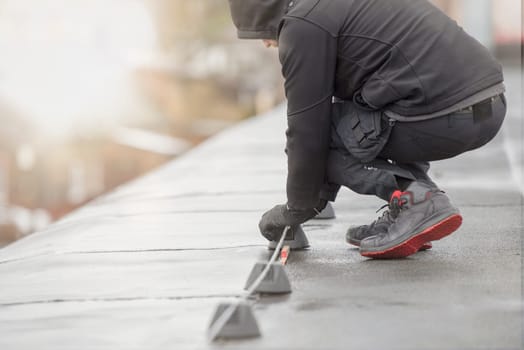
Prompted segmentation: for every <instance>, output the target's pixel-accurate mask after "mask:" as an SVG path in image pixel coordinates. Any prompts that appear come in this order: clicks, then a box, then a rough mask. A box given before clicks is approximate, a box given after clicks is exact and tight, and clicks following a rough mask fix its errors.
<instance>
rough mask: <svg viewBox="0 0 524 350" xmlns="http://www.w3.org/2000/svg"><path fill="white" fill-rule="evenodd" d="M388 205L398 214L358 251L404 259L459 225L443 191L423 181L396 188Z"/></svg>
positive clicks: (379, 256) (459, 219)
mask: <svg viewBox="0 0 524 350" xmlns="http://www.w3.org/2000/svg"><path fill="white" fill-rule="evenodd" d="M389 206H390V210H393V211H398V215H397V216H396V217H395V220H394V222H393V223H392V224H391V225H390V226H389V227H388V229H387V231H386V232H385V233H382V234H378V235H374V236H372V237H367V238H365V239H363V240H362V241H361V242H360V254H362V255H363V256H365V257H369V258H375V259H397V258H405V257H407V256H410V255H412V254H415V253H416V252H418V251H419V250H420V248H421V247H422V246H423V245H424V244H425V243H426V242H431V241H438V240H440V239H442V238H444V237H446V236H448V235H450V234H451V233H453V232H455V231H456V230H457V229H458V228H459V227H460V225H461V224H462V216H460V212H459V210H458V209H457V208H455V207H454V206H453V205H452V204H451V203H450V201H449V198H448V197H447V196H446V195H445V194H444V192H442V191H440V190H439V189H437V188H433V187H432V186H430V185H429V184H427V183H425V182H423V181H415V182H412V183H411V184H410V185H409V187H408V188H407V190H406V191H405V192H401V191H396V192H395V193H394V194H393V195H392V196H391V201H390V204H389Z"/></svg>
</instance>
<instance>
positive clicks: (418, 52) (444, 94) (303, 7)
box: [284, 0, 503, 116]
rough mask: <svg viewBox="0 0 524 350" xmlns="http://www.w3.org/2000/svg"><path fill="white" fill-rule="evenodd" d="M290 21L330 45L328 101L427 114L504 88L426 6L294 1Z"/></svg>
mask: <svg viewBox="0 0 524 350" xmlns="http://www.w3.org/2000/svg"><path fill="white" fill-rule="evenodd" d="M293 20H304V21H307V22H309V23H311V24H313V25H317V26H319V27H321V28H322V29H323V30H325V31H327V32H329V34H330V35H332V36H333V37H336V38H337V42H338V48H337V52H336V55H337V57H336V65H337V67H336V84H335V91H334V95H335V96H337V97H339V98H341V99H346V100H351V99H353V97H354V95H355V94H359V92H360V93H361V96H362V99H363V101H365V103H366V104H367V105H368V106H370V107H372V108H373V109H383V108H387V109H390V110H392V111H394V112H396V113H398V114H401V115H405V116H412V115H421V114H427V113H434V112H437V111H439V110H442V109H445V108H447V107H450V106H452V105H454V104H455V103H457V102H459V101H461V100H463V99H465V98H467V97H469V96H471V95H474V94H475V93H478V92H479V91H482V90H483V89H485V88H487V87H490V86H493V85H496V84H497V83H500V82H502V81H503V77H502V68H501V66H500V65H499V64H498V63H497V62H496V61H495V60H494V59H493V57H492V55H491V54H490V53H489V51H488V50H487V49H486V48H484V47H483V46H482V45H481V44H480V43H478V42H477V41H476V40H475V39H474V38H472V37H471V36H469V35H468V34H467V33H465V32H464V31H463V30H462V28H461V27H459V26H458V24H457V23H456V22H455V21H453V20H451V19H450V18H449V17H447V16H446V15H445V14H444V13H443V12H442V11H440V10H439V9H437V8H436V7H435V6H433V5H432V4H431V3H429V2H428V1H424V0H322V1H320V0H298V1H295V4H294V5H293V6H292V8H291V9H290V10H289V11H288V13H287V15H286V16H285V17H284V23H286V21H293ZM284 25H285V24H284ZM330 59H332V58H331V57H329V55H325V56H324V55H319V62H318V63H319V65H323V64H325V63H326V62H322V61H328V60H330Z"/></svg>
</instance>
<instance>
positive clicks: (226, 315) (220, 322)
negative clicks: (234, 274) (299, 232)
mask: <svg viewBox="0 0 524 350" xmlns="http://www.w3.org/2000/svg"><path fill="white" fill-rule="evenodd" d="M289 230H290V227H289V226H286V228H285V229H284V232H283V233H282V236H281V237H280V240H279V241H278V244H277V246H276V248H275V251H274V252H273V255H272V256H271V258H270V259H269V260H268V262H267V263H266V267H265V268H264V270H262V272H261V273H260V275H259V276H258V278H257V279H255V280H254V281H253V283H252V284H251V286H249V288H248V289H247V290H246V292H245V293H244V294H243V295H242V296H240V299H239V300H238V301H237V302H236V303H235V304H231V305H230V306H229V307H228V308H227V309H225V310H224V312H223V313H222V315H220V317H219V318H218V319H217V320H216V321H215V322H214V323H213V325H212V326H211V327H210V328H209V332H208V337H209V339H210V340H215V339H216V337H217V335H218V333H219V332H220V330H221V329H222V328H223V327H224V326H225V325H226V323H227V321H228V320H229V319H230V318H231V316H233V314H234V313H235V311H236V309H237V307H238V305H239V304H240V303H241V302H245V301H248V299H249V297H250V296H251V295H252V294H254V292H255V291H256V289H257V288H258V286H259V285H260V283H262V281H263V280H264V278H266V276H267V274H268V272H269V270H270V269H271V264H272V263H274V262H275V261H276V259H277V257H278V254H279V253H280V250H281V249H282V246H283V245H284V240H285V237H286V236H287V233H288V231H289Z"/></svg>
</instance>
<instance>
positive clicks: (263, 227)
mask: <svg viewBox="0 0 524 350" xmlns="http://www.w3.org/2000/svg"><path fill="white" fill-rule="evenodd" d="M326 205H327V201H324V200H322V201H321V203H320V205H319V206H317V207H316V208H311V209H305V210H297V209H292V208H288V206H287V205H285V204H284V205H277V206H276V207H274V208H273V209H271V210H269V211H268V212H266V213H265V214H264V215H262V219H260V222H259V224H258V228H259V229H260V233H262V236H264V237H265V238H266V239H268V240H269V241H277V240H279V239H280V237H281V236H282V233H283V232H284V229H285V228H286V226H297V225H300V224H303V223H304V222H306V221H308V220H310V219H312V218H314V217H315V216H317V215H318V214H320V212H321V211H322V210H324V208H325V207H326Z"/></svg>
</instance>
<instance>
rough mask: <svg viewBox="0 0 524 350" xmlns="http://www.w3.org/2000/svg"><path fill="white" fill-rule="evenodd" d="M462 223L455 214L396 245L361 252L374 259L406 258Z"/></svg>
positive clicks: (459, 217) (450, 232) (453, 230)
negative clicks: (381, 249) (376, 250)
mask: <svg viewBox="0 0 524 350" xmlns="http://www.w3.org/2000/svg"><path fill="white" fill-rule="evenodd" d="M460 225H462V216H460V215H459V214H454V215H451V216H449V217H447V218H446V219H444V220H441V221H440V222H438V223H437V224H435V225H433V226H430V227H428V228H426V229H425V230H424V231H422V232H421V233H419V234H416V235H414V236H412V237H410V238H409V239H407V240H406V241H404V242H402V243H400V244H398V245H396V246H394V247H391V248H388V249H386V250H383V251H378V252H375V251H373V252H361V253H360V254H361V255H362V256H365V257H367V258H373V259H401V258H406V257H408V256H410V255H413V254H415V253H416V252H418V251H419V250H420V249H421V248H422V246H423V245H424V244H425V243H427V242H432V241H438V240H441V239H442V238H444V237H446V236H449V235H450V234H452V233H453V232H455V231H456V230H457V229H458V228H459V227H460Z"/></svg>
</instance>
